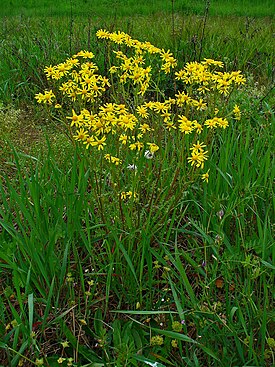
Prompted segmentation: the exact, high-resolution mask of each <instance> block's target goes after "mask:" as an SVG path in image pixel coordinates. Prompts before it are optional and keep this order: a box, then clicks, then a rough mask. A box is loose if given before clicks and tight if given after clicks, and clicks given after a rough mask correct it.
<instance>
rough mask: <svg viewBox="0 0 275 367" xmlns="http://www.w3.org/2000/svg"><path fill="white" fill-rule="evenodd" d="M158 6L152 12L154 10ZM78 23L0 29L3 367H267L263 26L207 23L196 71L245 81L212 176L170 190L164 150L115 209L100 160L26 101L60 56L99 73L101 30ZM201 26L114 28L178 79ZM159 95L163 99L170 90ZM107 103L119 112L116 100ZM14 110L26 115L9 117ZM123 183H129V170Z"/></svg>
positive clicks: (195, 50)
mask: <svg viewBox="0 0 275 367" xmlns="http://www.w3.org/2000/svg"><path fill="white" fill-rule="evenodd" d="M128 3H129V4H130V1H129V2H128ZM230 3H231V5H232V2H230ZM238 3H239V4H240V2H238ZM256 3H257V2H255V4H256ZM15 4H16V2H15V1H13V6H15ZM31 4H32V2H28V5H26V6H25V8H26V12H28V13H26V14H28V15H29V14H30V13H29V9H28V8H27V7H28V6H31ZM33 4H34V3H33ZM41 4H42V2H41ZM67 4H68V2H67ZM72 4H73V6H75V7H77V2H76V1H72ZM81 4H82V5H83V8H82V9H85V6H86V5H87V6H90V4H89V3H88V2H87V3H86V2H85V1H84V2H83V3H81ZM101 4H102V2H101ZM170 4H171V3H170V2H166V3H165V6H167V7H168V5H169V6H170ZM174 4H175V10H176V11H178V8H177V6H180V4H179V2H177V1H175V2H174ZM215 4H217V2H214V1H213V2H212V3H211V6H214V5H215ZM245 4H246V3H245V2H242V6H244V5H245ZM257 4H258V5H259V3H257ZM266 4H269V2H266ZM1 5H2V4H1ZM1 5H0V6H1ZM5 5H6V6H8V4H5ZM48 5H49V6H48V8H47V9H49V11H50V12H52V15H53V14H54V11H53V8H52V7H51V6H52V5H51V4H50V3H49V2H48ZM194 5H196V4H194ZM228 5H229V2H224V5H223V6H224V7H226V6H228ZM271 5H272V4H270V6H271ZM114 6H117V9H121V8H120V4H119V2H116V3H115V4H114ZM154 6H156V7H157V8H158V9H160V2H156V1H155V2H154V4H153V5H152V7H151V10H150V12H151V11H152V12H153V9H154ZM219 6H220V3H219ZM13 9H15V8H13ZM60 9H61V8H60ZM144 9H145V10H142V11H144V12H145V11H147V10H146V9H147V8H145V5H144ZM212 9H213V8H212ZM227 9H228V8H227ZM36 11H37V9H36ZM69 11H70V9H68V12H69ZM117 11H118V10H117ZM123 11H125V12H127V11H128V10H127V7H124V10H123ZM162 11H163V9H162ZM212 11H213V10H212ZM224 11H225V10H224ZM261 11H263V10H261ZM98 12H100V7H99V8H98ZM3 14H4V13H3ZM93 14H95V13H93ZM161 14H163V13H161ZM75 15H76V13H75ZM75 15H74V18H73V22H71V21H72V17H66V18H57V19H54V18H45V19H41V18H33V19H31V18H28V17H24V16H23V17H21V18H12V19H4V18H3V19H2V20H1V21H2V26H3V28H2V44H3V47H2V50H1V51H0V52H1V55H0V56H1V57H0V63H1V73H2V74H1V78H0V79H1V81H0V88H1V96H0V100H1V101H2V102H4V103H3V104H2V103H1V106H0V128H1V131H2V134H1V137H0V146H1V149H2V156H1V168H0V169H1V171H0V277H1V282H0V365H1V364H2V365H3V366H9V367H16V366H20V365H24V366H33V365H38V366H39V365H41V366H42V365H44V366H50V367H55V366H72V365H73V366H79V367H80V366H83V367H84V366H98V367H99V366H112V365H116V366H121V367H122V366H144V365H155V366H159V367H163V366H166V367H168V366H171V365H172V366H177V367H181V366H197V367H202V366H217V367H218V366H219V367H220V366H223V367H229V366H232V367H233V366H273V365H274V363H275V353H274V350H275V349H274V348H275V341H274V339H275V335H274V326H275V325H274V316H275V315H274V310H273V303H274V294H273V284H274V270H275V268H274V259H275V250H274V249H275V247H274V223H273V222H274V208H275V201H274V187H273V186H274V178H275V168H274V167H275V165H274V163H275V162H274V153H273V137H274V128H275V116H274V109H273V108H272V104H273V101H274V99H273V98H274V97H273V95H272V80H273V75H272V39H271V34H270V30H271V29H272V24H271V22H270V23H269V21H268V19H265V23H264V25H263V22H262V21H260V20H258V19H252V18H247V19H245V18H243V19H241V18H235V17H228V18H220V17H211V18H210V19H209V20H207V22H206V28H205V33H204V36H203V47H202V53H201V58H202V59H203V57H212V58H217V59H222V60H223V61H224V62H225V65H226V70H228V71H231V70H232V69H236V68H238V69H242V70H244V71H245V73H246V75H247V78H248V81H247V85H246V88H244V89H241V90H239V91H238V92H237V93H236V95H235V97H234V102H236V103H237V104H240V105H242V118H241V120H240V121H236V122H235V123H231V124H230V126H229V127H228V128H227V129H226V130H224V131H222V132H218V133H217V135H216V136H215V138H213V139H209V141H208V143H209V144H210V146H209V150H210V151H211V160H210V161H209V168H210V173H211V174H210V177H209V183H208V184H206V183H205V184H204V185H203V186H202V185H201V184H200V183H199V182H196V181H194V182H193V183H192V184H190V176H188V175H187V172H188V170H187V168H186V167H185V166H182V167H181V172H180V174H179V175H183V176H184V175H185V176H184V177H186V180H185V181H179V180H177V177H179V176H177V175H176V172H175V171H176V167H177V165H178V164H179V162H178V161H177V160H176V159H175V156H174V155H173V153H172V152H173V151H174V150H175V146H176V144H178V141H176V140H172V139H170V140H167V141H166V144H167V151H166V153H167V154H166V153H165V154H164V155H163V157H164V159H163V160H162V161H161V162H160V163H159V165H158V164H154V163H152V162H151V161H148V162H147V163H146V162H145V163H146V164H147V170H146V175H144V177H142V179H141V180H140V182H137V180H135V182H134V183H132V181H131V182H129V184H133V185H136V186H135V187H138V186H139V185H144V187H145V189H144V191H143V196H142V197H141V202H142V203H143V204H142V205H140V206H139V207H138V205H136V203H134V202H131V201H130V202H128V203H126V204H125V205H124V203H123V202H121V203H120V206H119V205H118V206H115V205H114V203H115V202H116V200H117V196H116V197H113V199H112V198H110V192H111V190H113V187H112V181H111V180H110V175H109V174H108V172H106V171H102V170H100V164H99V161H98V163H95V160H94V158H93V156H90V154H87V150H86V149H85V148H84V149H83V147H81V146H75V145H72V144H71V142H70V140H68V138H67V136H66V134H64V131H63V130H62V129H61V130H60V129H58V127H59V126H58V125H57V126H52V125H51V123H50V122H49V121H48V120H47V119H48V117H47V116H46V115H45V114H44V113H43V114H42V113H41V112H39V111H38V110H37V109H36V110H35V109H34V107H33V105H32V104H33V98H34V94H35V93H37V92H38V91H41V90H42V89H43V88H48V87H50V85H49V81H48V80H47V79H46V78H45V76H44V73H43V69H44V67H45V65H49V64H56V63H59V62H61V61H63V60H64V59H66V58H68V57H69V56H70V55H69V50H70V48H71V51H72V53H75V52H78V51H79V50H80V49H81V48H83V49H89V50H91V51H93V52H94V53H95V54H96V57H97V61H98V64H99V66H100V69H101V71H102V72H105V71H106V70H107V64H106V60H107V59H106V57H105V53H104V52H105V49H104V48H103V47H102V44H100V43H99V42H98V41H97V40H96V38H95V37H94V33H95V32H94V30H95V29H97V28H98V27H106V28H107V26H108V28H109V27H110V23H108V21H107V20H106V19H100V18H97V19H94V18H92V15H91V16H90V15H89V16H88V17H86V18H85V22H84V21H83V18H82V19H78V18H77V17H76V16H75ZM22 20H23V21H24V22H22ZM84 23H85V24H84ZM202 26H203V19H202V18H200V17H197V16H194V15H190V16H188V17H181V16H180V15H178V14H176V15H175V18H174V27H172V23H171V19H168V20H166V19H164V18H161V19H160V18H159V17H158V16H156V15H150V16H148V17H145V16H139V17H137V18H135V17H134V18H132V19H130V20H129V19H127V20H125V19H122V18H121V19H118V18H117V19H115V20H112V22H111V27H113V28H114V29H118V28H119V29H121V30H124V31H127V32H129V33H132V35H133V36H134V37H137V38H140V39H142V40H150V41H151V42H152V43H154V44H156V45H157V46H159V47H161V48H165V49H168V48H170V49H173V51H174V54H175V55H176V57H177V59H178V60H179V63H180V64H182V65H183V64H184V62H187V61H188V62H189V61H194V60H196V59H197V58H198V57H199V55H200V50H201V43H200V41H201V36H202V30H203V28H202ZM167 30H169V32H167ZM15 32H16V34H17V37H16V38H15V37H14V35H15ZM221 33H222V36H221ZM256 60H257V61H256ZM162 82H163V85H162V86H164V88H165V92H167V93H168V94H169V93H170V94H171V93H174V85H171V83H169V78H166V79H165V80H163V81H162ZM113 93H114V94H113V96H115V97H117V98H118V99H120V98H121V94H119V93H120V90H119V88H117V89H114V91H113ZM116 93H117V94H116ZM11 102H12V103H13V104H15V105H17V106H19V105H20V106H21V108H23V106H24V108H26V106H28V110H27V111H24V112H23V110H22V109H21V110H17V109H15V108H11V107H6V105H7V104H8V103H11ZM41 123H43V124H44V127H41ZM46 134H47V135H48V139H47V138H46V137H45V135H46ZM185 142H186V141H185ZM186 144H187V142H186ZM14 146H15V147H14ZM169 152H170V153H169ZM150 162H151V163H152V164H151V163H150ZM160 168H161V169H160ZM120 174H121V176H120V177H118V180H120V181H119V182H125V179H126V178H127V177H128V176H127V173H126V171H123V170H121V171H120ZM129 177H130V174H129ZM173 178H175V179H173ZM137 207H138V213H137V215H136V212H135V210H136V208H137ZM121 213H123V215H122V216H121Z"/></svg>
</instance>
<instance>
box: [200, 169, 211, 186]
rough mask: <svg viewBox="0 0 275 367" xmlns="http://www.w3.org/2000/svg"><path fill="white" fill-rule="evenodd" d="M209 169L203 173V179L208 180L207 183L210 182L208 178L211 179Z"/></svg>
mask: <svg viewBox="0 0 275 367" xmlns="http://www.w3.org/2000/svg"><path fill="white" fill-rule="evenodd" d="M209 171H210V169H209V170H208V171H207V172H206V173H204V174H202V175H201V178H202V180H203V181H205V182H207V183H208V180H209Z"/></svg>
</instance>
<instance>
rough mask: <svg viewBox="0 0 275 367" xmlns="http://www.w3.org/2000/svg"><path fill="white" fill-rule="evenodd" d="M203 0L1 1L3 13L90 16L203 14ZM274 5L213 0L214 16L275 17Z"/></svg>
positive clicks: (264, 0)
mask: <svg viewBox="0 0 275 367" xmlns="http://www.w3.org/2000/svg"><path fill="white" fill-rule="evenodd" d="M205 3H206V1H203V0H195V1H191V0H183V1H178V0H151V1H146V0H139V1H135V0H114V1H112V3H111V4H112V5H111V6H110V1H109V0H101V1H100V0H70V1H69V0H68V1H67V0H59V1H58V2H57V1H54V0H39V2H37V1H36V0H2V2H1V4H0V14H1V15H2V16H8V17H9V16H17V15H24V16H35V17H36V16H39V17H41V16H42V17H43V16H45V15H46V16H56V17H58V16H63V15H70V14H71V11H73V13H74V14H76V15H82V16H83V15H84V16H86V15H87V14H90V15H91V16H100V17H104V18H105V17H106V16H107V17H108V16H111V17H113V16H114V15H115V16H133V15H146V16H147V15H152V14H157V13H162V12H165V13H170V12H171V10H172V8H174V10H175V11H176V12H178V13H181V14H184V15H187V14H198V15H203V14H204V11H205ZM274 13H275V6H274V2H273V1H272V0H253V1H250V0H223V1H221V0H212V1H211V8H210V14H211V15H222V16H224V15H237V16H252V17H262V16H274Z"/></svg>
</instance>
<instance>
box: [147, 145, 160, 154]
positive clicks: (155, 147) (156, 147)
mask: <svg viewBox="0 0 275 367" xmlns="http://www.w3.org/2000/svg"><path fill="white" fill-rule="evenodd" d="M147 145H149V149H150V152H151V153H155V152H156V151H158V150H159V146H158V145H157V144H155V143H147Z"/></svg>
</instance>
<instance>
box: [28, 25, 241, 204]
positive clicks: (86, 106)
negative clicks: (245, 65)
mask: <svg viewBox="0 0 275 367" xmlns="http://www.w3.org/2000/svg"><path fill="white" fill-rule="evenodd" d="M96 35H97V37H98V38H99V39H103V40H105V41H106V42H113V43H114V44H115V45H118V50H113V54H112V56H113V58H112V57H108V60H112V59H113V60H114V63H115V65H112V64H111V65H110V67H109V73H110V76H109V78H107V77H106V76H102V75H100V73H99V68H98V66H97V65H96V64H95V63H94V61H93V59H94V57H95V55H94V54H93V53H92V52H90V51H85V50H84V51H80V52H78V53H77V54H75V55H73V56H72V57H71V58H69V59H67V60H66V61H65V62H63V63H60V64H58V65H55V66H52V65H50V66H48V67H46V68H45V69H44V71H45V74H46V76H47V79H48V80H51V81H53V82H54V83H55V85H57V88H56V89H55V92H53V90H46V91H45V92H44V93H38V94H37V95H36V96H35V98H36V99H37V102H38V103H43V104H45V105H47V106H50V107H52V106H53V107H55V108H54V111H55V112H54V113H55V114H56V113H59V114H60V115H62V116H64V115H63V109H65V108H66V109H67V110H68V107H69V108H70V109H69V111H71V112H69V113H67V115H68V116H66V119H67V120H69V121H70V127H71V128H72V129H73V131H74V133H73V138H74V139H75V140H76V141H79V142H81V143H83V144H84V145H85V146H86V149H89V148H95V149H96V150H97V151H98V152H99V153H100V152H101V151H104V155H102V157H104V159H105V161H106V162H108V163H111V164H113V165H115V166H119V165H121V164H122V163H123V161H124V159H125V157H127V152H128V153H130V155H131V157H133V154H135V155H136V156H138V157H141V156H144V157H145V158H146V159H153V157H154V154H155V153H156V152H157V151H159V150H161V148H162V147H163V145H164V144H165V140H164V138H165V139H168V138H169V134H170V136H171V137H172V139H174V136H175V134H177V136H178V138H177V139H183V138H184V137H185V136H186V135H190V134H191V140H190V142H191V143H194V142H195V141H196V140H197V138H198V135H200V136H201V137H202V139H206V138H207V136H208V133H209V132H211V130H213V129H217V128H222V129H225V128H227V127H228V125H229V121H228V117H230V116H231V118H232V117H233V118H234V119H235V120H239V119H240V116H241V112H240V108H239V107H238V106H237V105H235V106H234V109H233V111H232V110H231V113H229V114H228V115H227V116H223V117H222V116H219V111H218V109H217V107H218V106H219V104H218V101H220V105H224V103H223V101H224V100H225V98H227V99H228V97H229V95H230V93H231V91H232V90H233V89H234V88H237V87H238V86H240V85H242V84H244V83H245V78H244V77H243V75H242V74H241V72H240V71H233V72H231V73H229V72H222V71H221V70H222V68H223V63H222V62H221V61H215V60H212V59H204V61H202V62H200V63H198V62H189V63H187V64H186V65H185V66H184V67H183V68H182V69H180V70H178V71H176V72H175V91H176V92H175V94H174V96H172V98H171V97H169V98H166V96H165V93H164V91H162V90H160V89H159V86H158V85H157V81H156V80H154V77H156V76H157V75H159V73H161V72H164V73H165V74H168V73H171V71H172V70H173V69H174V68H176V66H177V60H176V59H175V58H174V57H173V54H172V53H171V52H170V50H168V51H165V50H163V49H160V48H158V47H155V46H154V45H152V44H151V43H150V42H140V41H138V40H136V39H133V38H131V37H130V36H129V35H128V34H126V33H124V32H119V31H118V32H108V31H106V30H102V29H101V30H99V31H97V34H96ZM108 49H109V48H108ZM109 56H110V55H109ZM169 78H172V76H170V77H169ZM110 81H111V82H110ZM110 88H112V89H111V92H110V91H109V89H110ZM106 92H108V93H106ZM116 92H117V95H116ZM147 92H148V93H147ZM213 94H214V96H213ZM111 98H114V99H113V100H112V99H111ZM114 100H115V101H116V103H114ZM68 101H69V104H68ZM54 103H55V104H54ZM223 111H224V109H223ZM211 134H212V132H211ZM155 141H157V142H158V144H156V143H155ZM166 141H167V140H166ZM204 148H205V144H204V143H203V142H199V141H198V142H197V143H196V144H193V145H192V147H191V148H190V150H191V154H190V156H188V152H185V156H186V159H187V162H188V163H189V164H190V165H191V167H195V168H201V169H203V168H204V164H205V162H206V160H207V159H208V155H207V153H208V151H207V150H204ZM175 149H177V147H175ZM106 150H108V151H107V152H106ZM114 151H115V155H113V153H114ZM111 152H112V154H111ZM131 159H132V158H131ZM128 163H129V162H126V164H128ZM131 163H133V162H131ZM208 178H209V170H208V171H207V172H206V173H204V174H203V175H202V179H203V180H205V181H206V182H208ZM129 193H130V192H122V193H121V194H120V196H121V198H122V199H123V200H126V199H129V198H130V197H132V196H134V194H133V193H131V195H130V194H129Z"/></svg>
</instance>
